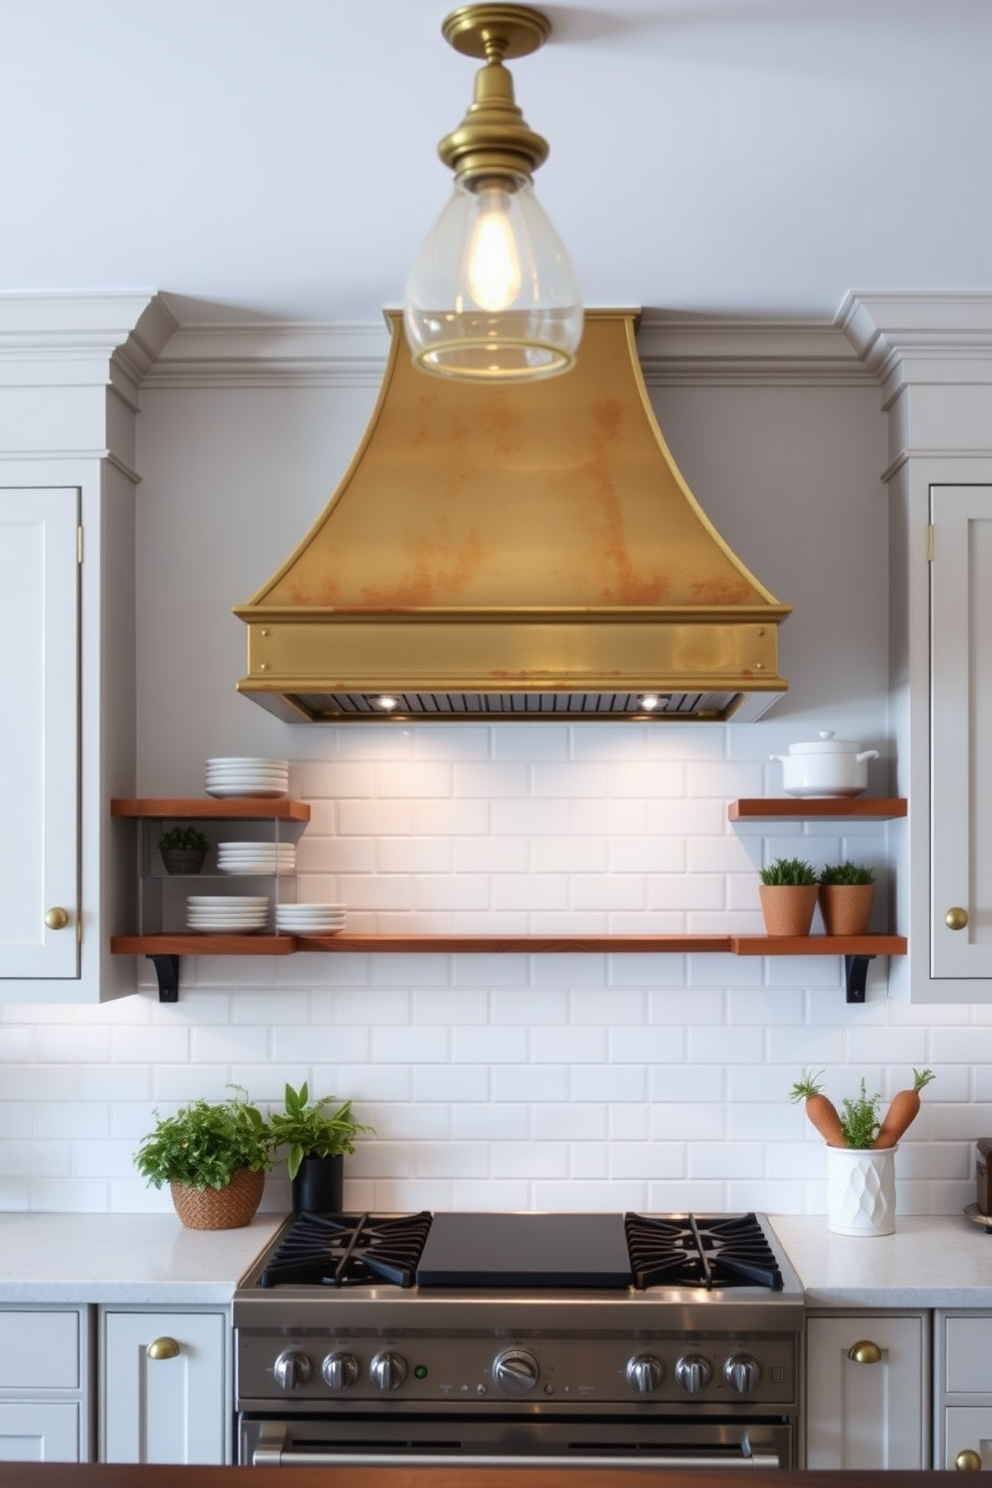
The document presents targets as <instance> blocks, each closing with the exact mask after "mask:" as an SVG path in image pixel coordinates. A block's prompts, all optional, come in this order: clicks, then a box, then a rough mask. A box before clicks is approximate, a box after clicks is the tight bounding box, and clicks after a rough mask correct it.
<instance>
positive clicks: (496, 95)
mask: <svg viewBox="0 0 992 1488" xmlns="http://www.w3.org/2000/svg"><path fill="white" fill-rule="evenodd" d="M441 29H442V31H443V33H444V37H445V40H446V41H448V42H449V43H450V44H451V46H453V47H454V48H455V50H456V51H458V52H461V53H462V54H463V55H464V56H469V57H480V58H482V59H483V60H484V61H485V64H486V65H485V66H484V67H482V68H480V69H479V71H478V72H477V73H476V77H475V88H474V93H473V98H472V103H471V104H470V106H469V108H468V109H467V111H466V113H465V117H464V118H463V119H462V121H461V123H460V124H459V125H458V128H457V129H454V130H452V132H451V134H448V135H445V137H444V139H443V140H441V142H440V144H439V145H438V154H439V155H440V157H441V159H442V160H443V161H444V163H445V165H446V166H448V167H449V169H451V170H453V171H454V172H455V175H456V176H457V177H458V178H459V180H462V181H466V182H468V183H471V182H472V181H474V180H479V179H482V178H486V177H489V178H491V177H494V176H503V177H518V178H519V177H522V178H524V179H527V180H529V179H530V177H531V173H532V172H533V171H535V170H536V169H537V168H538V166H539V165H542V164H543V162H544V161H545V160H546V159H547V157H548V142H547V140H545V139H544V138H543V137H542V136H541V135H539V134H537V133H535V131H534V130H532V129H531V128H530V127H529V125H528V124H527V122H526V120H525V119H524V116H523V114H522V112H521V111H520V109H519V108H518V107H517V104H516V102H515V101H514V96H513V78H512V77H511V76H510V73H509V72H508V71H507V69H506V68H505V67H504V66H503V61H504V58H507V57H511V58H512V57H524V56H527V55H528V54H529V53H530V52H534V51H536V50H537V48H538V47H539V46H541V44H542V43H543V42H544V41H545V40H546V38H547V36H548V35H549V34H550V31H551V26H550V23H549V22H548V19H547V17H546V16H544V15H542V14H541V12H540V11H536V10H531V9H530V8H529V7H527V6H522V5H466V6H464V7H463V8H462V9H461V10H456V11H454V12H453V13H452V14H451V15H449V16H448V18H447V20H446V21H445V22H444V25H443V26H442V28H441Z"/></svg>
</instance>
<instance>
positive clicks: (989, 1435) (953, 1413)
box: [938, 1405, 992, 1472]
mask: <svg viewBox="0 0 992 1488" xmlns="http://www.w3.org/2000/svg"><path fill="white" fill-rule="evenodd" d="M959 1452H977V1453H978V1455H979V1457H980V1458H981V1459H982V1468H983V1469H984V1470H985V1471H986V1472H987V1471H988V1470H989V1469H990V1468H992V1407H988V1406H980V1405H951V1406H947V1407H946V1408H945V1410H944V1461H943V1462H942V1463H940V1464H938V1465H939V1466H941V1467H944V1468H951V1469H952V1468H953V1467H954V1459H955V1458H956V1457H957V1455H958V1453H959Z"/></svg>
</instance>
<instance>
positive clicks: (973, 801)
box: [841, 291, 992, 1003]
mask: <svg viewBox="0 0 992 1488" xmlns="http://www.w3.org/2000/svg"><path fill="white" fill-rule="evenodd" d="M841 319H842V321H843V324H844V327H845V329H846V331H847V332H848V334H849V336H850V337H851V339H852V341H854V343H855V345H856V346H857V347H858V349H859V350H860V352H861V355H862V358H863V359H864V361H865V362H866V363H867V365H868V366H869V367H871V368H872V369H873V370H874V371H875V372H876V374H877V376H878V380H879V383H880V385H881V389H882V406H883V408H884V409H885V411H886V414H887V418H888V429H889V463H888V468H887V469H886V470H884V471H879V477H880V481H879V500H881V501H885V502H886V503H887V506H888V516H889V571H888V575H887V576H880V581H882V582H884V581H885V579H886V577H887V581H888V589H889V652H890V678H889V710H890V720H891V729H892V739H893V757H894V760H895V779H894V780H893V781H892V782H891V790H892V793H893V794H894V795H899V796H905V797H907V798H908V800H909V815H908V817H907V819H906V822H905V823H904V824H902V825H901V826H900V828H899V830H897V831H895V832H894V833H893V839H892V840H893V846H894V848H895V852H894V881H895V890H894V904H893V914H892V915H891V916H890V920H891V921H892V922H894V923H895V926H896V928H897V929H898V930H899V931H900V932H902V933H903V934H905V935H907V936H908V941H909V950H908V954H907V956H906V957H904V958H903V957H895V958H893V960H892V962H891V964H890V974H889V993H890V995H891V996H896V997H901V998H904V999H908V1000H911V1001H913V1002H919V1003H965V1002H992V748H990V745H992V588H990V584H992V294H990V293H988V292H982V293H979V292H976V293H973V294H947V295H940V294H932V295H924V294H913V293H902V292H898V291H893V292H892V293H889V294H886V293H879V294H870V295H866V296H863V297H855V296H851V297H850V298H849V299H848V301H847V303H846V304H845V306H844V307H843V309H842V315H841ZM954 926H957V928H953V927H954Z"/></svg>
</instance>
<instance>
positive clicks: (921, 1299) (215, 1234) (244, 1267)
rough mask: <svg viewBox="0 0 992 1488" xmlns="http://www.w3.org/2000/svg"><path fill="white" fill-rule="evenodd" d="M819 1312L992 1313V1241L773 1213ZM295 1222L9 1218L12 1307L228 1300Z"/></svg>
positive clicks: (947, 1222)
mask: <svg viewBox="0 0 992 1488" xmlns="http://www.w3.org/2000/svg"><path fill="white" fill-rule="evenodd" d="M769 1218H770V1220H771V1223H772V1226H773V1227H774V1229H775V1232H776V1234H777V1235H778V1237H779V1239H780V1241H781V1242H782V1245H783V1246H784V1248H785V1251H786V1254H787V1255H788V1257H789V1260H790V1261H791V1262H792V1265H793V1268H794V1269H795V1271H796V1272H797V1274H798V1276H799V1279H800V1281H801V1282H802V1284H803V1287H804V1289H805V1291H806V1300H807V1304H808V1305H809V1306H810V1307H814V1308H815V1307H832V1308H840V1307H859V1308H900V1307H913V1308H919V1307H984V1308H992V1233H990V1232H989V1231H988V1230H986V1229H985V1228H984V1226H980V1225H977V1224H974V1223H973V1222H972V1221H971V1220H969V1219H968V1218H966V1216H965V1215H963V1214H958V1215H938V1216H930V1217H926V1218H923V1217H910V1216H907V1217H905V1218H904V1217H902V1216H899V1217H898V1218H897V1220H896V1231H895V1234H894V1235H881V1236H868V1237H864V1238H861V1237H852V1236H847V1235H834V1234H831V1232H830V1231H829V1230H828V1229H827V1221H826V1216H825V1215H790V1214H785V1215H777V1214H776V1215H770V1216H769ZM284 1219H285V1215H282V1214H257V1215H256V1216H255V1218H254V1219H253V1220H252V1222H251V1224H250V1225H246V1226H245V1227H244V1228H242V1229H237V1230H187V1229H184V1228H183V1226H182V1225H181V1224H180V1222H179V1220H178V1218H177V1217H176V1216H175V1215H173V1214H21V1213H18V1214H0V1303H4V1302H6V1303H38V1304H43V1303H52V1302H54V1303H58V1302H76V1303H84V1302H104V1303H120V1304H123V1305H132V1306H150V1307H155V1306H159V1305H163V1306H164V1305H177V1306H182V1305H184V1304H186V1305H189V1306H193V1305H197V1304H201V1303H225V1304H226V1303H228V1302H230V1300H231V1297H232V1295H233V1292H234V1289H235V1287H236V1285H237V1283H238V1281H239V1280H240V1278H241V1277H242V1276H243V1275H244V1274H245V1272H246V1271H248V1270H249V1269H250V1267H251V1266H252V1264H253V1262H254V1261H255V1260H256V1258H257V1257H258V1256H259V1255H260V1254H261V1252H262V1251H263V1250H264V1249H265V1247H266V1246H267V1245H268V1244H269V1242H270V1240H271V1239H272V1237H273V1236H274V1235H275V1233H276V1231H277V1230H278V1229H279V1227H280V1225H281V1224H282V1223H283V1220H284Z"/></svg>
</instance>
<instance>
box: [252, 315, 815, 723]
mask: <svg viewBox="0 0 992 1488" xmlns="http://www.w3.org/2000/svg"><path fill="white" fill-rule="evenodd" d="M637 318H638V312H637V311H635V310H591V311H587V314H586V327H585V334H584V336H583V340H582V345H581V348H580V351H579V355H578V359H577V362H576V366H575V368H574V369H573V370H572V371H571V372H570V373H569V375H568V376H567V377H561V378H552V379H550V380H549V381H547V382H541V383H537V384H534V385H532V386H527V387H522V386H514V385H507V386H499V387H495V386H493V387H490V386H476V385H472V384H466V383H460V382H446V381H439V380H436V379H433V378H427V377H425V376H424V375H423V373H421V372H419V371H417V370H416V369H415V367H414V366H413V364H412V362H411V358H410V353H409V350H408V348H407V345H406V340H405V336H404V332H403V326H402V316H401V314H400V313H399V312H398V311H397V312H393V311H389V312H387V320H388V322H389V324H390V327H391V332H392V342H391V347H390V353H389V360H388V363H387V366H386V371H385V375H384V377H383V383H382V388H381V390H380V393H379V398H378V401H377V403H376V407H375V410H374V412H373V414H372V418H371V420H370V422H369V426H368V428H367V430H366V432H365V436H364V438H363V440H362V442H361V444H360V446H359V448H358V451H357V452H356V454H355V456H354V458H353V460H352V463H351V465H350V467H349V469H348V470H347V472H346V473H345V475H344V478H343V479H342V481H341V483H340V485H339V486H338V489H337V491H336V492H335V493H334V496H333V497H332V498H331V500H330V502H329V503H328V505H327V507H326V508H325V510H324V512H323V513H322V515H321V516H320V517H319V518H318V520H317V522H316V523H315V524H314V526H313V527H312V528H311V530H310V532H309V533H308V534H307V535H306V537H305V538H304V539H303V541H302V542H301V544H300V545H299V547H298V548H297V549H296V551H295V552H294V553H293V554H292V555H291V556H290V557H289V559H288V560H287V561H286V562H285V563H284V564H283V566H282V567H281V568H280V569H279V571H278V572H277V573H276V574H275V575H274V577H273V578H272V579H271V580H270V581H269V582H268V583H267V584H266V585H265V586H264V588H262V589H261V590H259V592H258V593H257V594H256V595H255V596H254V598H252V599H251V600H249V601H248V603H247V604H246V605H243V606H240V607H238V608H236V609H235V611H234V613H235V614H236V615H238V616H239V617H240V618H241V619H242V620H244V621H245V623H246V624H247V626H248V675H247V676H246V677H244V678H242V680H241V681H240V682H239V683H238V690H239V691H240V692H243V693H244V694H245V695H246V696H247V697H250V698H252V699H253V700H254V701H255V702H257V703H260V704H261V705H262V707H264V708H267V709H268V710H269V711H270V712H272V713H275V714H276V715H277V717H279V718H282V719H284V720H286V721H287V722H290V723H303V722H308V723H346V722H352V721H360V722H366V723H367V722H369V721H370V720H376V719H378V720H382V721H384V722H386V721H388V722H394V723H395V722H396V720H397V719H405V720H411V719H415V720H416V721H417V722H422V721H427V720H437V721H446V722H450V721H452V720H459V721H476V722H480V721H493V720H499V719H514V720H544V719H555V720H559V721H560V720H590V719H592V720H597V719H598V720H603V719H618V718H638V719H645V720H646V719H650V720H651V721H652V722H657V721H671V720H688V721H690V722H692V721H701V720H712V721H719V722H725V721H727V720H728V719H731V718H732V719H734V721H735V722H744V721H750V720H752V719H755V718H758V717H760V715H761V714H762V713H764V712H765V711H766V710H767V709H768V708H769V707H770V706H771V705H772V703H773V702H774V701H775V699H776V697H777V696H779V695H780V694H781V693H783V692H784V691H786V689H787V687H788V683H787V682H785V681H784V680H783V679H782V678H781V677H779V675H778V626H779V624H780V623H781V621H782V620H783V619H784V618H785V617H786V616H787V615H788V614H789V613H790V609H791V607H790V606H788V605H783V604H780V603H779V602H778V600H776V599H775V597H774V595H772V594H770V593H769V591H768V590H767V589H765V588H764V587H763V585H761V584H760V583H759V582H758V580H757V579H755V578H754V576H753V575H752V574H751V573H750V572H749V571H748V570H747V568H746V567H745V566H744V564H743V563H742V562H741V561H740V559H738V558H737V557H736V556H735V555H734V554H733V553H732V552H731V551H730V549H729V548H728V547H727V545H726V543H725V542H724V541H723V539H722V538H721V537H720V535H719V533H717V531H716V530H715V528H714V527H713V526H712V524H711V523H710V522H709V520H708V519H707V517H706V516H705V514H704V513H703V511H702V510H701V509H700V507H699V505H698V504H697V502H696V500H695V498H694V497H693V495H692V493H691V491H690V490H689V488H688V486H687V485H686V483H685V481H684V480H683V478H682V476H681V474H680V473H679V471H678V469H677V467H676V465H675V462H674V460H673V459H672V456H671V454H670V452H669V450H668V447H667V445H666V444H665V440H664V438H663V436H662V433H661V430H660V429H659V428H658V425H657V423H656V422H655V418H654V414H653V412H652V409H651V405H650V403H649V401H648V396H647V391H646V389H645V386H644V381H643V378H642V376H641V369H640V365H639V362H638V359H637V348H636V342H635V329H636V324H637Z"/></svg>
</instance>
